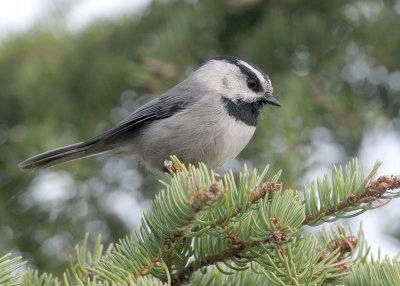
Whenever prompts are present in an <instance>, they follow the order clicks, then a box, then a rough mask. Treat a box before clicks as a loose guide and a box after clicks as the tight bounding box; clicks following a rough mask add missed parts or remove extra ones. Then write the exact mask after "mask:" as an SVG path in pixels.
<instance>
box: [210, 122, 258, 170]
mask: <svg viewBox="0 0 400 286" xmlns="http://www.w3.org/2000/svg"><path fill="white" fill-rule="evenodd" d="M224 122H225V124H224V125H225V126H224V128H223V129H221V136H219V137H218V140H221V142H219V144H216V146H217V149H218V151H217V155H216V156H215V160H214V161H213V162H212V163H211V165H213V166H218V167H221V166H222V165H224V164H225V163H227V162H229V161H230V160H232V159H234V158H235V157H236V156H237V155H239V153H240V152H241V151H242V150H243V149H244V148H245V147H246V146H247V144H248V143H249V141H250V139H251V137H253V134H254V132H255V131H256V127H255V126H249V125H246V124H244V123H243V122H241V121H238V120H235V119H233V118H231V117H229V118H226V119H225V120H224Z"/></svg>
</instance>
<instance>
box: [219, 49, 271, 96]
mask: <svg viewBox="0 0 400 286" xmlns="http://www.w3.org/2000/svg"><path fill="white" fill-rule="evenodd" d="M212 59H214V60H224V61H227V62H228V63H231V64H233V65H235V66H237V67H238V68H239V69H240V71H241V72H242V73H243V74H244V75H246V77H247V78H248V79H252V80H254V81H255V82H256V84H257V86H256V87H255V88H253V89H252V90H253V91H255V92H260V91H263V86H262V85H261V82H260V79H259V78H258V76H257V75H256V74H255V73H254V72H253V71H252V70H251V69H250V68H248V67H247V66H245V65H242V64H241V63H240V60H239V59H238V58H236V57H232V56H218V57H213V58H212ZM248 64H249V65H250V66H251V67H253V68H254V69H256V70H258V71H259V72H260V73H261V75H262V76H263V77H264V78H265V79H266V80H267V81H268V80H269V79H268V76H267V75H266V74H265V73H264V72H263V71H262V70H261V69H260V68H258V67H257V66H255V65H253V64H250V63H248Z"/></svg>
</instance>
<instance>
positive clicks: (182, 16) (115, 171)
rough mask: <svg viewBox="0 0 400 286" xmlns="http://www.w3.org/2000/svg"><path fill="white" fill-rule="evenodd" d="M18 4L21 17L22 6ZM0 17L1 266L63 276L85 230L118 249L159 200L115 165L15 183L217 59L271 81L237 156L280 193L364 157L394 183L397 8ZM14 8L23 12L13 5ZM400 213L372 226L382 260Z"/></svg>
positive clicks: (129, 163)
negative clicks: (257, 70)
mask: <svg viewBox="0 0 400 286" xmlns="http://www.w3.org/2000/svg"><path fill="white" fill-rule="evenodd" d="M11 2H13V3H15V4H13V3H11ZM8 3H9V4H5V3H3V4H2V7H1V10H0V255H1V254H5V253H7V252H12V253H13V254H14V255H22V256H23V257H24V259H26V260H28V261H29V265H30V266H32V267H35V268H38V269H40V270H41V271H50V272H53V273H55V274H60V273H61V271H62V270H63V269H64V267H65V265H66V261H67V260H68V257H69V255H70V254H72V253H73V247H74V245H75V244H76V243H79V242H80V241H81V240H82V238H83V236H84V234H85V233H86V232H90V233H91V234H92V236H91V238H92V240H94V239H95V237H96V235H97V234H98V233H101V234H102V235H103V241H104V242H106V243H107V242H111V241H117V240H118V239H119V238H121V237H123V236H124V235H126V234H128V233H129V232H130V231H132V230H133V229H135V228H136V227H138V225H139V223H140V220H141V214H142V212H143V211H144V210H145V209H146V208H147V207H148V206H149V204H150V200H151V198H153V196H154V194H155V193H156V192H158V191H159V190H160V189H161V185H159V184H158V183H157V175H154V174H152V173H150V172H148V171H147V170H146V169H145V168H144V167H143V166H141V165H140V164H138V163H137V162H136V161H135V160H133V159H130V158H123V157H112V156H108V155H103V156H98V157H93V158H89V159H86V160H83V161H75V162H72V163H68V164H64V165H62V166H58V167H55V168H52V169H49V170H44V171H39V172H30V171H21V170H19V169H18V167H17V164H18V163H19V162H20V161H21V160H23V159H25V158H27V157H29V156H32V155H34V154H37V153H40V152H43V151H47V150H49V149H52V148H56V147H60V146H63V145H66V144H71V143H74V142H76V141H80V140H83V139H88V138H90V137H91V136H94V135H96V134H99V133H100V132H102V131H105V130H107V129H108V128H110V127H112V126H113V125H114V124H116V123H118V122H119V121H120V120H122V119H123V118H124V117H125V116H127V115H128V114H129V113H130V112H131V111H133V110H135V109H136V108H137V107H139V106H140V105H142V104H143V103H145V102H147V101H149V100H150V99H151V98H153V97H154V96H156V95H157V94H160V93H162V92H163V91H165V90H167V89H169V88H170V87H172V86H173V85H174V84H176V83H178V82H179V81H181V80H182V79H184V78H185V77H186V76H187V75H188V74H190V73H191V72H192V71H193V70H194V69H196V68H197V67H199V65H200V64H201V63H202V62H203V61H205V60H207V59H208V58H209V57H211V56H215V55H236V56H239V57H241V58H244V59H246V60H249V61H251V62H253V63H256V64H257V65H258V66H260V67H261V68H262V69H264V70H265V71H266V73H268V74H269V75H270V78H271V80H272V83H273V86H274V90H275V91H274V93H275V96H276V98H277V99H278V100H279V101H280V102H281V103H282V104H283V108H280V109H279V108H274V107H268V108H267V109H266V110H265V112H263V119H262V120H261V121H260V124H259V127H258V129H257V132H256V134H255V136H254V138H253V140H252V141H251V142H250V144H249V145H248V146H247V148H246V149H245V150H244V151H243V152H242V153H241V154H240V156H239V158H237V159H236V160H234V161H233V162H231V163H230V164H228V166H225V167H224V168H223V169H222V170H220V172H224V171H226V170H227V169H228V168H233V169H234V170H235V171H239V170H240V169H241V168H242V167H243V163H245V162H246V163H247V164H248V165H249V166H250V167H251V168H253V167H257V168H262V167H264V166H265V165H266V164H270V165H271V169H272V171H277V170H279V169H283V175H282V181H283V182H284V187H287V188H289V187H292V188H298V189H301V188H302V187H303V185H304V184H306V185H309V184H310V183H311V180H312V179H315V178H316V177H317V176H321V175H322V174H323V173H324V172H329V171H330V170H331V169H332V167H333V165H334V164H343V163H346V162H347V161H349V160H350V159H351V158H352V157H354V156H358V158H359V160H360V161H364V162H365V164H366V167H367V169H371V167H372V165H373V163H374V162H375V160H377V159H380V160H381V161H383V166H382V168H381V169H380V171H379V173H380V174H399V173H400V160H399V159H400V133H399V132H400V109H399V108H400V56H399V54H400V33H399V27H400V1H399V0H387V1H386V0H385V1H383V0H376V1H373V0H360V1H317V0H315V1H314V0H303V1H300V0H290V1H279V0H269V1H262V0H222V1H216V0H203V1H195V0H190V1H189V0H188V1H174V0H170V1H167V0H164V1H152V2H151V1H150V0H141V1H134V0H131V1H127V0H126V1H123V0H118V1H111V0H110V1H94V0H82V1H72V0H70V1H68V0H53V1H51V0H24V1H22V0H21V1H8ZM17 3H18V4H17ZM399 215H400V203H399V202H396V201H395V202H392V203H391V204H389V206H387V207H385V208H382V209H378V210H375V211H370V212H368V213H366V214H364V215H362V216H360V217H358V218H356V219H353V220H352V224H353V228H355V229H357V228H358V226H359V222H360V221H361V220H362V221H363V227H364V229H365V232H366V237H367V240H368V241H369V242H370V244H372V246H373V250H374V252H376V251H377V249H378V247H379V246H380V247H381V249H382V252H383V253H384V254H389V255H391V256H393V255H395V254H397V252H398V251H399V250H400V240H399V239H400V224H399V222H398V221H399V220H398V216H399Z"/></svg>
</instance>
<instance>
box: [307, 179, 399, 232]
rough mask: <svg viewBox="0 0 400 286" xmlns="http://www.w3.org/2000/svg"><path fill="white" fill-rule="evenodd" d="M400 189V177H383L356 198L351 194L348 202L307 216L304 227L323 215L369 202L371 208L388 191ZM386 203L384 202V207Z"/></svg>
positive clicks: (330, 214)
mask: <svg viewBox="0 0 400 286" xmlns="http://www.w3.org/2000/svg"><path fill="white" fill-rule="evenodd" d="M398 188H400V176H381V177H379V178H378V179H377V180H375V181H372V182H370V183H369V184H368V186H366V187H365V190H364V192H363V193H362V194H361V195H359V196H356V195H355V194H351V195H350V196H349V197H348V198H347V199H346V201H341V202H339V204H338V206H337V207H335V206H329V207H328V208H327V209H326V210H325V211H319V212H316V213H314V214H312V215H307V216H306V218H305V220H304V221H303V225H307V224H309V223H310V222H311V221H313V220H315V219H316V218H318V217H319V216H321V215H322V214H324V217H329V216H332V215H334V214H335V213H336V212H339V211H343V210H344V209H346V208H349V207H356V206H359V205H360V204H362V203H365V202H367V207H370V206H371V204H372V203H373V202H374V201H377V200H379V198H380V197H382V196H383V195H384V194H385V193H386V192H387V191H388V190H394V189H398ZM384 204H385V203H383V202H382V205H380V206H379V207H381V206H383V205H384Z"/></svg>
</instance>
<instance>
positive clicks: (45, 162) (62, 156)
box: [18, 140, 105, 169]
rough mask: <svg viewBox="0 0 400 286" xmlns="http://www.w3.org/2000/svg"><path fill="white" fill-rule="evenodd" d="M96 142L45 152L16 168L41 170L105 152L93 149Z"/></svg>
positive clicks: (91, 141)
mask: <svg viewBox="0 0 400 286" xmlns="http://www.w3.org/2000/svg"><path fill="white" fill-rule="evenodd" d="M97 142H98V141H97V140H89V141H86V142H80V143H76V144H72V145H68V146H65V147H61V148H58V149H54V150H51V151H47V152H45V153H42V154H39V155H36V156H33V157H31V158H28V159H26V160H25V161H23V162H21V163H20V164H19V165H18V166H19V167H20V168H21V169H43V168H47V167H51V166H54V165H57V164H60V163H63V162H68V161H72V160H76V159H80V158H84V157H88V156H91V155H94V154H97V153H101V152H104V151H105V150H99V149H100V148H96V147H95V146H96V143H97Z"/></svg>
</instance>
